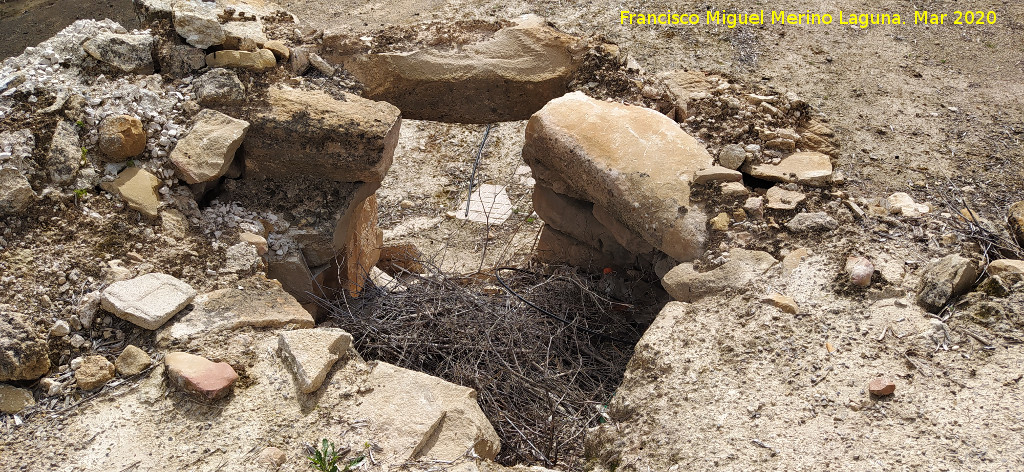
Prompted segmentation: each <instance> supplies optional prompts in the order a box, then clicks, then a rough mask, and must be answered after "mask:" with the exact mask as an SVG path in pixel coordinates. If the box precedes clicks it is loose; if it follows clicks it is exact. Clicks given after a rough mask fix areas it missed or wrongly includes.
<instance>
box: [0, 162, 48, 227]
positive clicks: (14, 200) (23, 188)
mask: <svg viewBox="0 0 1024 472" xmlns="http://www.w3.org/2000/svg"><path fill="white" fill-rule="evenodd" d="M38 198H39V197H38V196H37V195H36V192H35V191H34V190H32V186H31V185H30V184H29V182H28V179H26V178H25V176H24V175H22V174H21V172H20V171H18V169H15V168H13V167H4V168H2V169H0V215H4V214H16V213H21V212H22V211H24V210H25V209H26V208H28V207H29V206H30V205H32V203H33V202H35V201H36V199H38Z"/></svg>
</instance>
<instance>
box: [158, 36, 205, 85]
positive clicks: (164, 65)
mask: <svg viewBox="0 0 1024 472" xmlns="http://www.w3.org/2000/svg"><path fill="white" fill-rule="evenodd" d="M157 61H158V62H159V63H160V72H161V73H163V74H167V75H170V76H171V77H174V78H182V77H186V76H189V75H192V74H194V73H195V71H197V70H200V69H202V68H203V67H206V52H205V51H203V50H202V49H199V48H196V47H192V46H189V45H187V44H166V45H164V46H162V47H161V48H160V50H159V52H158V53H157Z"/></svg>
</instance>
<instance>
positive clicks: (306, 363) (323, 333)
mask: <svg viewBox="0 0 1024 472" xmlns="http://www.w3.org/2000/svg"><path fill="white" fill-rule="evenodd" d="M351 344H352V335H351V334H348V333H347V332H345V331H344V330H341V329H338V328H313V329H297V330H291V331H284V332H282V333H281V334H279V335H278V344H277V345H278V352H279V353H280V354H281V359H282V360H283V361H284V363H285V365H286V366H288V369H289V370H291V372H292V373H293V374H294V375H295V381H296V383H297V384H298V387H299V391H301V392H302V393H311V392H314V391H316V390H317V389H318V388H320V385H321V384H322V383H323V382H324V379H325V378H326V377H327V372H328V371H330V370H331V367H332V366H333V365H334V363H335V362H337V361H338V359H339V358H341V356H342V355H343V354H344V353H345V351H347V350H348V348H349V346H350V345H351Z"/></svg>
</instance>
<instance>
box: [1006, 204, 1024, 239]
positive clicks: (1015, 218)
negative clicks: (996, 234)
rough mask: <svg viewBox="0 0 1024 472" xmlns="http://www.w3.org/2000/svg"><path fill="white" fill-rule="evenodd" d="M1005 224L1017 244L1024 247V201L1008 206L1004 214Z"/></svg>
mask: <svg viewBox="0 0 1024 472" xmlns="http://www.w3.org/2000/svg"><path fill="white" fill-rule="evenodd" d="M1006 223H1007V226H1009V227H1010V233H1011V234H1013V237H1014V238H1015V239H1016V240H1017V244H1019V245H1020V246H1021V247H1024V201H1020V202H1017V203H1014V204H1013V205H1010V208H1009V209H1008V210H1007V212H1006Z"/></svg>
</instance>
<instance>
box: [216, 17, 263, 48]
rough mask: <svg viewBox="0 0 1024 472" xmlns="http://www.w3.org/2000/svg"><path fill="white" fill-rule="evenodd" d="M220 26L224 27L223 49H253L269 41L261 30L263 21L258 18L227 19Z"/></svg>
mask: <svg viewBox="0 0 1024 472" xmlns="http://www.w3.org/2000/svg"><path fill="white" fill-rule="evenodd" d="M221 28H223V29H224V43H223V45H224V49H238V50H241V51H255V50H256V49H257V48H261V47H263V45H264V44H266V42H267V41H270V39H268V38H267V34H266V33H265V32H264V31H263V22H262V21H260V20H259V19H255V20H253V21H229V22H227V23H224V24H223V25H221Z"/></svg>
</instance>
